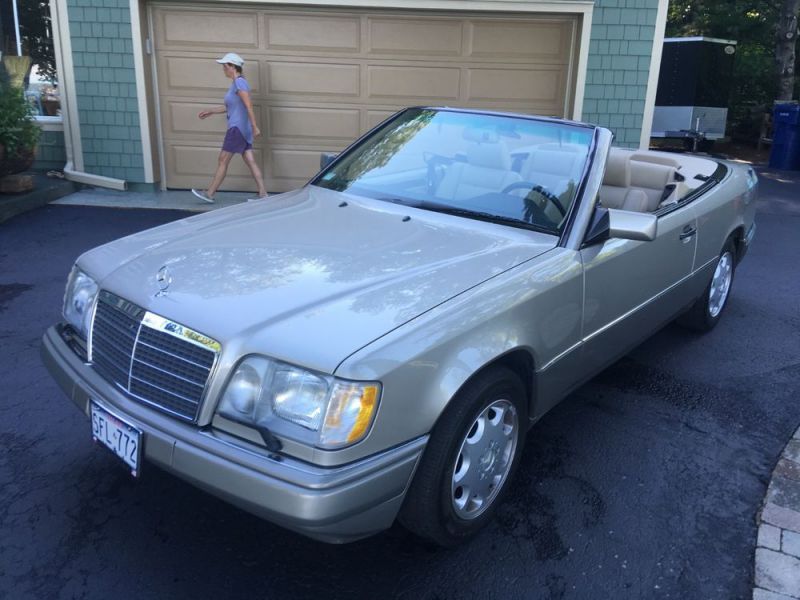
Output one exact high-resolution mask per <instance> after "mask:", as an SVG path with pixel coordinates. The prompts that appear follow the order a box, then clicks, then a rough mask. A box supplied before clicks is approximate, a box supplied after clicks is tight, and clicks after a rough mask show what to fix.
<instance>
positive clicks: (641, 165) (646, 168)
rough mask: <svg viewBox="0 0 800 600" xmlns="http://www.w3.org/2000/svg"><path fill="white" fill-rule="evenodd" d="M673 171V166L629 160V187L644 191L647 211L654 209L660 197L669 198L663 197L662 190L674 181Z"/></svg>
mask: <svg viewBox="0 0 800 600" xmlns="http://www.w3.org/2000/svg"><path fill="white" fill-rule="evenodd" d="M675 171H676V169H675V167H671V166H667V165H663V164H656V163H652V162H644V161H641V160H632V161H631V187H632V188H633V189H639V190H641V191H643V192H644V193H645V195H646V196H647V203H646V206H647V208H646V210H647V211H654V210H656V209H657V208H658V206H659V204H661V203H662V198H663V199H664V201H665V202H668V201H669V200H670V198H664V190H665V189H666V187H667V185H669V184H671V183H675ZM673 194H674V190H673ZM673 194H670V196H672V195H673Z"/></svg>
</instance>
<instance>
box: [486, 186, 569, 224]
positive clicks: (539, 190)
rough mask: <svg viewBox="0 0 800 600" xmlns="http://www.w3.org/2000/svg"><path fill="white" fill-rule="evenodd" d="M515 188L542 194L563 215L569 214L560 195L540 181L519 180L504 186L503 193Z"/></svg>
mask: <svg viewBox="0 0 800 600" xmlns="http://www.w3.org/2000/svg"><path fill="white" fill-rule="evenodd" d="M514 190H528V195H530V193H531V192H536V193H537V194H541V195H542V196H543V197H544V198H546V199H547V200H548V201H550V202H552V203H553V205H554V206H555V207H556V208H557V209H558V212H560V213H561V216H562V217H566V216H567V210H566V209H565V208H564V205H563V204H561V200H560V199H559V198H558V196H556V195H555V194H554V193H553V192H551V191H550V190H548V189H547V188H546V187H544V186H542V185H539V184H538V183H533V182H532V181H517V182H514V183H512V184H509V185H507V186H506V187H504V188H503V191H502V193H503V194H508V193H509V192H513V191H514Z"/></svg>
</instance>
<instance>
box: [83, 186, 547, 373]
mask: <svg viewBox="0 0 800 600" xmlns="http://www.w3.org/2000/svg"><path fill="white" fill-rule="evenodd" d="M555 245H556V238H555V237H553V236H548V235H544V234H539V233H536V232H532V231H528V230H523V229H516V228H512V227H506V226H502V225H496V224H493V223H485V222H480V221H475V220H471V219H465V218H461V217H456V216H451V215H444V214H440V213H433V212H430V211H425V210H421V209H415V208H409V207H405V206H401V205H397V204H392V203H389V202H381V201H378V200H372V199H367V198H363V197H358V196H352V195H347V194H343V193H340V192H335V191H331V190H326V189H322V188H318V187H314V186H307V187H305V188H303V189H301V190H297V191H295V192H289V193H287V194H281V195H279V196H274V197H270V199H269V200H266V201H259V202H254V203H248V204H241V205H237V206H234V207H231V208H228V209H222V210H217V211H213V212H211V213H206V214H204V215H199V216H195V217H191V218H188V219H183V220H181V221H176V222H173V223H169V224H167V225H163V226H161V227H157V228H155V229H151V230H148V231H144V232H141V233H138V234H135V235H132V236H128V237H126V238H123V239H121V240H117V241H115V242H111V243H109V244H106V245H104V246H100V247H99V248H96V249H94V250H92V251H90V252H88V253H86V254H85V255H83V256H82V257H81V258H80V260H79V265H80V267H81V268H83V269H84V270H85V271H86V272H87V273H89V274H90V275H92V276H93V277H95V278H96V279H97V280H98V281H99V282H100V286H101V288H103V289H107V290H109V291H111V292H113V293H115V294H118V295H119V296H121V297H123V298H126V299H127V300H130V301H132V302H135V303H136V304H138V305H140V306H142V307H144V308H146V309H147V310H150V311H152V312H154V313H157V314H159V315H162V316H164V317H166V318H168V319H172V320H174V321H177V322H179V323H182V324H183V325H185V326H188V327H190V328H193V329H195V330H197V331H198V332H200V333H203V334H205V335H207V336H210V337H212V338H215V339H217V340H218V341H220V342H221V343H222V344H223V351H225V349H226V343H231V344H232V345H233V346H236V350H237V353H239V354H242V353H246V352H264V353H266V354H268V355H270V356H273V357H274V358H278V359H282V360H286V361H290V362H293V363H297V364H301V365H303V366H306V367H308V368H313V369H317V370H320V371H323V372H329V373H330V372H333V371H334V370H335V368H336V366H337V365H338V364H339V363H340V362H341V361H342V360H343V359H345V358H346V357H347V356H349V355H350V354H352V353H353V352H355V351H356V350H358V349H359V348H362V347H363V346H365V345H366V344H368V343H370V342H371V341H373V340H375V339H376V338H378V337H380V336H381V335H383V334H385V333H387V332H388V331H391V330H392V329H394V328H396V327H398V326H400V325H402V324H403V323H406V322H407V321H409V320H411V319H413V318H414V317H416V316H418V315H420V314H422V313H423V312H425V311H427V310H430V309H431V308H433V307H435V306H436V305H438V304H441V303H442V302H445V301H446V300H448V299H449V298H452V297H453V296H455V295H457V294H459V293H461V292H463V291H465V290H467V289H469V288H471V287H473V286H475V285H477V284H480V283H481V282H483V281H485V280H487V279H488V278H491V277H493V276H495V275H497V274H499V273H501V272H503V271H505V270H507V269H509V268H512V267H514V266H515V265H518V264H520V263H522V262H524V261H526V260H529V259H531V258H533V257H535V256H537V255H539V254H541V253H543V252H546V251H547V250H549V249H552V248H553V247H554V246H555ZM163 267H166V271H167V273H166V280H168V281H169V285H168V287H167V288H166V290H164V293H162V294H159V290H160V288H161V287H162V286H163V285H164V283H165V282H164V281H162V283H161V285H159V282H158V281H157V274H158V273H159V270H161V269H162V268H163ZM228 349H230V348H228Z"/></svg>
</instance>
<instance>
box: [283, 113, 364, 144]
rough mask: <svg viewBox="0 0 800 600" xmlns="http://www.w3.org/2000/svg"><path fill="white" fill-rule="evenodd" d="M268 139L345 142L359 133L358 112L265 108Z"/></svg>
mask: <svg viewBox="0 0 800 600" xmlns="http://www.w3.org/2000/svg"><path fill="white" fill-rule="evenodd" d="M268 112H269V117H268V122H269V134H268V137H269V139H270V140H273V141H274V140H276V139H277V138H286V139H289V140H296V139H298V138H301V139H302V138H306V139H310V140H313V139H327V140H340V141H342V142H347V141H350V140H353V139H355V138H356V137H358V135H359V134H360V130H361V128H360V126H359V122H360V115H359V110H358V109H355V108H352V109H331V108H299V107H282V106H274V107H272V108H270V109H269V111H268Z"/></svg>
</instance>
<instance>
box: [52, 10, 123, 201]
mask: <svg viewBox="0 0 800 600" xmlns="http://www.w3.org/2000/svg"><path fill="white" fill-rule="evenodd" d="M50 10H51V18H52V21H54V22H55V26H54V27H53V28H52V29H53V46H54V48H55V56H56V69H58V75H59V78H60V79H61V89H62V94H61V114H62V120H63V121H64V150H65V151H66V154H67V163H66V164H65V165H64V176H65V177H66V178H67V179H68V180H69V181H74V182H76V183H84V184H87V185H94V186H97V187H105V188H111V189H114V190H125V189H127V187H128V184H127V182H126V181H125V180H124V179H115V178H113V177H105V176H103V175H94V174H92V173H86V172H85V171H84V170H83V147H82V146H81V137H80V121H79V120H78V119H79V116H78V102H77V98H76V96H75V75H74V70H73V64H72V42H71V40H70V37H69V19H68V17H67V2H66V0H55V1H54V2H51V3H50Z"/></svg>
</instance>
